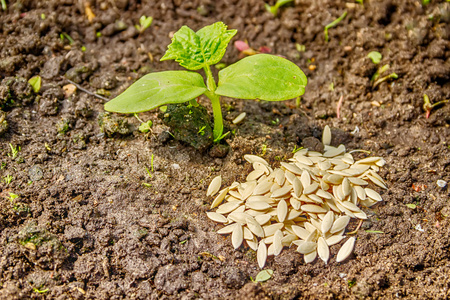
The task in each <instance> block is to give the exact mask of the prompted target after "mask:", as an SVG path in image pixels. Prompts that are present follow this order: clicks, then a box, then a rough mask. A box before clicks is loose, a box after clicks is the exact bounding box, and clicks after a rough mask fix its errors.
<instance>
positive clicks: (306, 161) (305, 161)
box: [295, 155, 313, 166]
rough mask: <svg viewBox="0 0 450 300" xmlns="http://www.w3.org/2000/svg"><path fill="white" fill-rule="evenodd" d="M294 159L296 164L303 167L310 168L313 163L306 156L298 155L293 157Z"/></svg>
mask: <svg viewBox="0 0 450 300" xmlns="http://www.w3.org/2000/svg"><path fill="white" fill-rule="evenodd" d="M295 159H296V160H297V162H299V163H301V164H303V165H305V166H312V165H313V162H312V161H311V159H309V158H308V157H306V156H303V155H298V156H296V157H295Z"/></svg>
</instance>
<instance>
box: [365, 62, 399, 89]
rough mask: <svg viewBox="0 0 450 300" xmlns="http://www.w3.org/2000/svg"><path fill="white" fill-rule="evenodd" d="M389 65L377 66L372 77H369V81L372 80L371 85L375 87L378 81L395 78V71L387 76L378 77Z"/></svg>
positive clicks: (396, 76)
mask: <svg viewBox="0 0 450 300" xmlns="http://www.w3.org/2000/svg"><path fill="white" fill-rule="evenodd" d="M389 68H390V66H389V65H388V64H386V65H384V66H382V67H381V68H379V69H378V70H377V71H376V72H375V74H373V76H372V78H371V79H370V81H372V82H373V87H374V88H375V87H377V86H378V85H379V84H380V83H382V82H384V81H387V80H391V79H397V78H398V75H397V74H396V73H391V74H389V75H387V76H384V77H381V78H379V77H380V75H381V74H383V73H384V72H386V71H387V70H389Z"/></svg>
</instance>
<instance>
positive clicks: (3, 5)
mask: <svg viewBox="0 0 450 300" xmlns="http://www.w3.org/2000/svg"><path fill="white" fill-rule="evenodd" d="M0 3H1V4H2V9H3V10H7V9H8V6H6V0H0Z"/></svg>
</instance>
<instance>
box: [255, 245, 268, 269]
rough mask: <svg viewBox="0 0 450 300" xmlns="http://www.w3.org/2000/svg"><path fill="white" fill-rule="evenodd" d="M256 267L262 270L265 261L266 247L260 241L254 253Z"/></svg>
mask: <svg viewBox="0 0 450 300" xmlns="http://www.w3.org/2000/svg"><path fill="white" fill-rule="evenodd" d="M256 258H257V260H258V266H259V267H260V268H261V269H262V268H264V266H265V265H266V260H267V246H266V244H265V243H263V242H262V241H260V242H259V246H258V251H257V252H256Z"/></svg>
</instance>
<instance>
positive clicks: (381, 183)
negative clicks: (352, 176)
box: [366, 174, 387, 189]
mask: <svg viewBox="0 0 450 300" xmlns="http://www.w3.org/2000/svg"><path fill="white" fill-rule="evenodd" d="M366 176H367V178H369V179H370V181H372V182H373V183H375V184H376V185H378V186H379V187H381V188H383V189H387V186H386V184H385V183H384V182H383V181H382V180H379V179H378V178H376V177H375V176H372V175H369V174H367V175H366Z"/></svg>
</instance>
